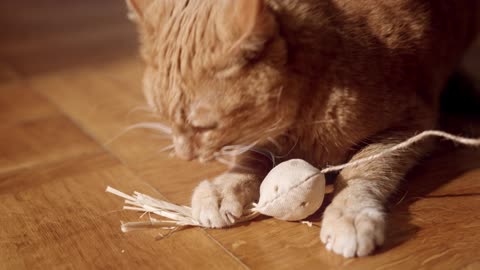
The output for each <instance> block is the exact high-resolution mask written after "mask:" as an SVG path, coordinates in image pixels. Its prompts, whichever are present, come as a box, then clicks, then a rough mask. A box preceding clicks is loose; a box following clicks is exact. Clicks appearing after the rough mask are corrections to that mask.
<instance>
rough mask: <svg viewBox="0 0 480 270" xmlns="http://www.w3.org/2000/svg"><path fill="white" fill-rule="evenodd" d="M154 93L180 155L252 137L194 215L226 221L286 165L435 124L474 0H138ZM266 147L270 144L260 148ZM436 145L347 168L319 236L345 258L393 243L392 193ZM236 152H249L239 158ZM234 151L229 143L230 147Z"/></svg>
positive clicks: (215, 150)
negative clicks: (388, 226) (389, 237)
mask: <svg viewBox="0 0 480 270" xmlns="http://www.w3.org/2000/svg"><path fill="white" fill-rule="evenodd" d="M127 2H128V4H129V6H130V7H131V9H132V11H133V13H134V14H133V15H134V18H135V20H136V21H137V22H138V25H139V31H140V34H141V41H142V48H141V50H142V56H143V59H144V61H145V63H146V71H145V77H144V91H145V95H146V97H147V100H148V103H149V104H150V106H151V107H152V108H154V109H155V110H156V111H157V112H158V114H160V115H162V116H164V117H165V118H166V119H167V120H168V121H169V124H170V125H171V127H172V131H173V141H174V145H175V152H176V154H177V156H179V157H181V158H184V159H188V160H191V159H198V160H200V161H208V160H211V159H214V158H218V157H221V156H222V153H223V154H225V153H224V152H223V151H222V149H224V147H225V146H227V145H237V146H238V147H240V146H239V145H243V146H245V147H243V148H239V149H240V150H239V151H237V152H235V151H233V153H237V154H238V157H237V159H236V161H235V165H234V166H233V168H232V169H231V170H230V171H229V172H227V173H225V174H223V175H220V176H218V177H217V178H215V179H214V180H213V181H205V182H203V183H201V184H200V185H199V186H198V187H197V188H196V190H195V191H194V193H193V198H192V207H193V213H194V216H195V217H196V218H197V219H199V220H200V221H201V223H202V224H203V225H205V226H210V227H215V228H219V227H225V226H228V225H231V224H232V223H234V222H235V218H237V217H239V216H240V215H241V214H242V211H243V209H244V207H245V206H246V205H248V204H250V203H251V202H253V201H255V200H257V199H258V188H259V183H260V181H261V180H262V179H263V177H264V176H265V174H266V173H267V172H268V170H269V169H271V161H270V160H269V158H271V157H270V155H269V154H267V153H271V154H272V156H273V157H274V158H275V160H276V161H277V162H280V161H282V160H286V159H291V158H302V159H305V160H307V161H308V162H310V163H312V164H314V165H315V166H318V167H324V166H326V165H332V164H338V163H343V162H346V161H349V160H355V159H358V158H361V157H364V156H368V155H372V154H375V153H377V152H379V151H382V150H383V149H385V148H388V147H390V146H392V145H393V144H396V143H398V142H399V141H402V140H404V139H405V138H407V137H410V136H412V135H413V134H415V133H418V132H420V131H423V130H425V129H431V128H434V127H435V124H436V118H437V109H438V108H437V107H438V96H439V93H440V90H441V89H442V87H443V85H444V84H445V82H446V80H447V78H448V76H449V74H450V73H451V72H452V70H453V69H454V68H455V66H456V65H457V64H458V61H459V59H460V57H461V55H462V53H463V51H464V50H465V49H466V48H467V46H468V45H469V43H470V41H471V40H472V38H473V37H474V35H475V33H476V31H477V26H478V22H477V21H476V17H475V11H476V10H478V7H479V5H480V4H479V2H478V1H472V0H390V1H383V0H190V1H188V0H130V1H127ZM259 149H261V150H259ZM426 151H427V149H426V147H420V146H419V147H416V148H415V149H409V150H403V151H402V152H400V153H395V154H392V155H391V156H388V157H385V158H383V159H381V160H376V161H372V162H371V163H368V164H364V165H360V166H357V167H355V168H348V169H344V170H343V171H342V172H340V174H339V175H338V176H337V179H336V189H335V190H336V196H335V198H334V199H333V201H332V203H331V204H330V205H329V206H328V208H327V209H326V211H325V213H324V218H323V223H322V228H321V233H320V238H321V240H322V241H323V242H324V243H325V244H326V247H327V249H329V250H332V251H333V252H335V253H338V254H341V255H343V256H346V257H352V256H365V255H368V254H370V253H371V252H372V251H373V250H374V249H375V247H376V246H378V245H381V244H382V243H383V241H384V231H385V203H386V201H387V199H388V197H389V196H390V195H391V194H392V193H393V192H394V191H395V190H396V187H397V186H398V184H399V182H400V180H401V179H402V178H403V177H404V175H405V174H406V172H407V171H408V170H409V169H410V168H411V167H412V166H414V164H415V162H416V161H417V160H418V159H419V158H420V157H422V155H423V154H424V153H425V152H426ZM240 153H242V154H241V155H240ZM230 154H232V153H230Z"/></svg>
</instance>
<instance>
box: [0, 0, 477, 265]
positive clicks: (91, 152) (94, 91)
mask: <svg viewBox="0 0 480 270" xmlns="http://www.w3.org/2000/svg"><path fill="white" fill-rule="evenodd" d="M26 2H30V3H26ZM0 25H1V28H0V38H1V40H0V121H1V124H0V213H1V215H0V269H52V268H61V269H96V268H99V269H149V268H151V269H250V268H251V269H335V268H344V269H369V270H370V269H422V268H423V269H480V241H479V240H480V214H479V210H480V169H478V168H480V153H479V152H478V151H477V152H475V151H473V150H469V149H460V148H459V149H450V151H443V154H442V153H440V154H438V155H436V156H434V157H432V158H430V159H428V160H426V161H425V162H424V163H423V164H422V165H421V166H420V167H419V168H417V169H415V171H414V172H413V173H411V174H410V175H409V176H408V183H407V184H405V186H404V187H403V189H402V191H401V192H400V193H399V196H398V197H399V198H398V203H396V205H394V206H393V207H392V210H391V211H392V217H391V219H390V221H389V228H388V238H387V243H386V245H385V246H384V247H383V248H382V249H380V250H378V252H377V253H376V254H375V255H374V256H371V257H368V258H361V259H348V260H347V259H343V258H342V257H340V256H337V255H334V254H332V253H329V252H327V251H326V250H325V248H324V246H323V245H322V244H321V243H320V241H319V237H318V234H319V228H318V226H314V227H308V226H306V225H303V224H299V223H288V222H281V221H277V220H273V219H268V218H265V219H260V220H257V221H253V222H251V223H248V224H245V225H241V226H238V227H235V228H231V229H225V230H205V229H198V228H194V229H187V230H184V231H181V232H178V233H176V234H174V235H172V236H171V237H169V238H166V239H164V240H161V241H158V240H155V237H156V236H157V235H158V233H159V232H158V231H156V230H149V231H142V232H135V233H129V234H124V233H122V232H121V231H120V220H124V221H126V220H137V218H138V215H137V214H134V213H124V212H121V211H118V210H119V209H120V208H121V206H122V203H123V202H122V200H121V199H119V198H117V197H114V196H112V195H109V194H106V193H105V192H104V190H105V187H106V186H107V185H111V186H114V187H116V188H118V189H120V190H123V191H126V192H131V191H133V190H138V191H141V192H143V193H147V194H151V195H153V196H158V197H160V198H167V199H168V200H171V201H173V202H175V203H182V204H188V203H189V197H190V195H191V191H192V189H193V188H194V187H195V185H196V184H197V183H198V182H199V180H202V179H205V178H208V177H212V176H214V175H215V174H216V173H218V172H220V171H221V170H222V169H223V168H222V167H221V166H219V165H215V164H209V165H200V164H196V163H188V162H183V161H179V160H177V159H173V158H170V157H169V156H168V154H166V153H160V152H159V149H161V148H162V147H163V146H165V145H167V144H168V141H167V140H166V139H165V138H162V137H160V136H159V135H156V134H154V133H151V132H146V131H142V130H136V131H131V132H129V133H126V134H125V135H124V136H121V137H120V138H118V139H116V140H114V141H112V142H110V141H111V140H112V139H113V138H114V137H115V136H116V135H118V134H119V133H120V132H121V131H122V130H123V129H124V128H125V127H127V126H128V125H130V124H133V123H136V122H139V121H145V120H148V119H150V120H152V118H151V117H150V116H148V114H147V113H144V112H142V110H141V108H142V106H144V100H143V97H142V94H141V90H140V78H141V73H142V66H141V63H140V62H139V60H138V58H137V53H136V35H135V31H134V28H133V26H132V25H131V24H130V22H128V21H127V19H126V16H125V10H124V7H123V1H118V0H102V1H97V0H88V1H87V0H84V1H58V0H57V1H54V0H45V1H3V2H2V3H1V4H0ZM478 63H480V61H479V62H476V61H473V60H472V59H470V65H471V66H475V65H476V66H477V68H478V71H479V73H480V67H478ZM472 123H473V122H472ZM478 127H479V125H478V124H477V125H474V124H471V125H470V129H471V130H474V129H477V130H478ZM403 195H405V196H403ZM402 197H403V198H402ZM320 219H321V213H318V214H316V215H314V216H313V217H312V218H311V221H314V223H315V224H317V225H318V224H319V223H320V222H319V221H320Z"/></svg>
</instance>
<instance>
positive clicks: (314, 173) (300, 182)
mask: <svg viewBox="0 0 480 270" xmlns="http://www.w3.org/2000/svg"><path fill="white" fill-rule="evenodd" d="M324 195H325V176H324V175H323V174H322V173H321V172H320V170H318V169H317V168H315V167H313V166H312V165H310V164H309V163H308V162H306V161H304V160H301V159H292V160H288V161H285V162H283V163H281V164H279V165H277V166H276V167H275V168H273V169H272V170H271V171H270V173H268V175H267V176H266V177H265V179H264V180H263V182H262V185H261V186H260V199H259V201H258V203H257V204H256V205H255V207H254V209H252V210H254V211H256V212H259V213H261V214H263V215H266V216H271V217H274V218H277V219H281V220H288V221H296V220H302V219H305V218H306V217H308V216H310V215H311V214H313V213H315V212H316V211H317V210H318V209H319V208H320V206H321V205H322V202H323V197H324Z"/></svg>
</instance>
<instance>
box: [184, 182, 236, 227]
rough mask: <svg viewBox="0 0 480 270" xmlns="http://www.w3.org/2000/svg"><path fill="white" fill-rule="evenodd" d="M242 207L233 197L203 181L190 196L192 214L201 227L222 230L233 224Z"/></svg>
mask: <svg viewBox="0 0 480 270" xmlns="http://www.w3.org/2000/svg"><path fill="white" fill-rule="evenodd" d="M242 212H243V207H242V205H241V204H240V202H239V201H238V199H236V198H235V197H233V196H231V195H229V194H226V193H224V192H222V191H220V190H219V189H218V188H217V187H216V186H215V185H214V184H212V183H210V182H208V181H204V182H202V183H200V185H199V186H198V187H197V188H196V189H195V191H194V193H193V196H192V214H193V217H194V218H195V219H196V220H197V221H199V222H200V224H201V225H202V226H205V227H209V228H223V227H227V226H231V225H233V224H234V223H235V219H236V218H238V217H240V216H241V215H242Z"/></svg>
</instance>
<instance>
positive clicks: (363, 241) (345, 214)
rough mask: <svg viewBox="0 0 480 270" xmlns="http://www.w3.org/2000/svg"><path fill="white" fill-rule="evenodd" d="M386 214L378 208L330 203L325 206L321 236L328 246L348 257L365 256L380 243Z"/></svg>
mask: <svg viewBox="0 0 480 270" xmlns="http://www.w3.org/2000/svg"><path fill="white" fill-rule="evenodd" d="M384 234H385V214H384V213H383V211H382V210H381V209H377V208H372V207H365V208H360V209H355V208H350V207H348V206H335V205H330V206H329V207H327V209H326V210H325V213H324V216H323V221H322V228H321V230H320V239H321V240H322V242H323V243H324V244H325V246H326V248H327V250H331V251H333V252H335V253H337V254H339V255H342V256H344V257H347V258H350V257H354V256H359V257H361V256H366V255H369V254H370V253H372V252H373V251H374V250H375V247H377V246H380V245H382V244H383V241H384V237H385V235H384Z"/></svg>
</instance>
